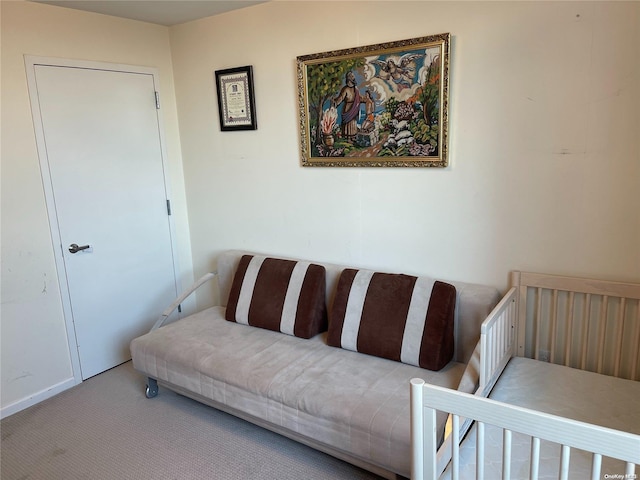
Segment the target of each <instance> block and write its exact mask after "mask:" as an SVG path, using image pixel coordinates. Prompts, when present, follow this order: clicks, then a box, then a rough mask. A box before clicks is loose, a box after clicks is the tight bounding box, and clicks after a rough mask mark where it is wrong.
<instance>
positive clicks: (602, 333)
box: [596, 295, 609, 373]
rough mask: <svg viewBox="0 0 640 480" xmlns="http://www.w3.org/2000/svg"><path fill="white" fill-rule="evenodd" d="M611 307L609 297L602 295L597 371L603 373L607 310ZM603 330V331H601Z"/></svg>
mask: <svg viewBox="0 0 640 480" xmlns="http://www.w3.org/2000/svg"><path fill="white" fill-rule="evenodd" d="M608 308H609V297H608V296H607V295H604V296H603V297H602V305H601V307H600V317H599V318H598V333H599V338H600V343H599V344H598V369H597V370H596V371H597V373H602V366H603V363H604V343H605V338H606V336H607V310H608ZM600 330H602V331H600Z"/></svg>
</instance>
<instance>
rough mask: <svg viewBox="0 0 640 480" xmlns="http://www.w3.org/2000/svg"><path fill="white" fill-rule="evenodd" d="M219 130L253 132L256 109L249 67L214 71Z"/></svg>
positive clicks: (255, 123)
mask: <svg viewBox="0 0 640 480" xmlns="http://www.w3.org/2000/svg"><path fill="white" fill-rule="evenodd" d="M215 77H216V91H217V93H218V113H219V115H220V130H222V131H231V130H255V129H256V128H258V127H257V122H256V107H255V101H254V97H253V68H252V67H251V66H246V67H238V68H228V69H226V70H216V72H215Z"/></svg>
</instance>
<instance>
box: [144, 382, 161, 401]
mask: <svg viewBox="0 0 640 480" xmlns="http://www.w3.org/2000/svg"><path fill="white" fill-rule="evenodd" d="M145 395H146V396H147V398H153V397H157V396H158V386H157V385H156V386H154V387H150V386H149V385H147V390H146V392H145Z"/></svg>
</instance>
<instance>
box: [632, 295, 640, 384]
mask: <svg viewBox="0 0 640 480" xmlns="http://www.w3.org/2000/svg"><path fill="white" fill-rule="evenodd" d="M635 323H636V341H635V343H634V345H640V301H639V302H638V308H637V309H636V322H635ZM639 354H640V348H636V349H635V353H634V354H633V364H632V366H631V380H637V378H636V375H637V373H638V355H639Z"/></svg>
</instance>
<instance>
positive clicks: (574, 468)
mask: <svg viewBox="0 0 640 480" xmlns="http://www.w3.org/2000/svg"><path fill="white" fill-rule="evenodd" d="M490 398H492V399H494V400H498V401H501V402H505V403H509V404H512V405H518V406H521V407H526V408H531V409H535V410H539V411H542V412H545V413H550V414H553V415H559V416H562V417H567V418H571V419H574V420H579V421H583V422H589V423H592V424H596V425H600V426H603V427H608V428H614V429H617V430H622V431H626V432H631V433H635V434H640V401H638V399H640V382H635V381H632V380H624V379H621V378H616V377H611V376H607V375H599V374H597V373H592V372H586V371H583V370H577V369H574V368H569V367H564V366H561V365H554V364H550V363H547V362H540V361H537V360H531V359H528V358H521V357H515V358H512V359H511V360H510V362H509V364H508V365H507V367H506V368H505V370H504V372H503V374H502V375H501V377H500V379H499V380H498V382H497V383H496V386H495V387H494V389H493V391H492V393H491V395H490ZM475 445H476V427H475V424H474V426H473V427H472V429H471V430H470V431H469V434H468V435H467V437H466V438H465V440H464V441H463V442H462V445H461V447H460V478H475V469H476V458H475V452H476V449H475ZM530 449H531V437H530V436H528V435H523V434H519V433H515V432H514V433H513V437H512V463H511V474H512V475H511V478H512V479H514V480H515V479H528V478H529V452H530ZM591 457H592V455H591V454H590V453H587V452H584V451H581V450H577V449H571V456H570V459H571V461H570V468H569V478H571V479H576V480H578V479H580V480H582V479H584V478H590V477H589V474H590V471H591ZM559 468H560V446H559V445H558V444H554V443H551V442H545V441H541V443H540V476H539V478H540V479H556V478H558V471H559ZM450 469H451V465H449V466H448V468H447V470H445V472H444V474H443V476H442V478H443V479H449V478H451V473H450ZM501 472H502V430H501V429H500V428H498V427H494V426H491V425H486V426H485V478H487V479H499V478H501ZM624 472H625V470H624V463H623V462H621V461H617V460H614V459H610V458H604V457H603V460H602V469H601V474H602V476H603V478H616V477H614V476H608V477H605V475H607V474H608V475H616V474H619V475H622V477H619V478H624Z"/></svg>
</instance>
